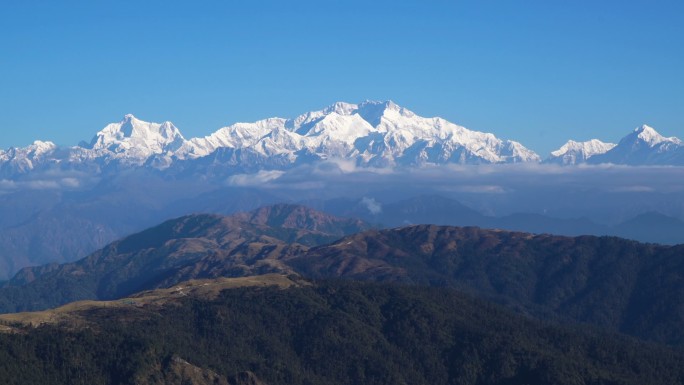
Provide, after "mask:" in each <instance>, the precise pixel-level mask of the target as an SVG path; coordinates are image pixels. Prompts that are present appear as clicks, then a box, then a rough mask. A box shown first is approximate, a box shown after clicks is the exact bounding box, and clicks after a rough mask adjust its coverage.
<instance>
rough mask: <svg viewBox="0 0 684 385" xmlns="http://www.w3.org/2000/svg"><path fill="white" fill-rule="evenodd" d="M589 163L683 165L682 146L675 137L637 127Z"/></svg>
mask: <svg viewBox="0 0 684 385" xmlns="http://www.w3.org/2000/svg"><path fill="white" fill-rule="evenodd" d="M590 163H614V164H628V165H683V164H684V144H683V143H682V141H681V140H679V139H678V138H675V137H670V138H667V137H664V136H662V135H660V134H659V133H658V132H657V131H656V130H655V129H653V128H652V127H649V126H647V125H643V126H640V127H637V128H635V129H634V131H632V132H631V133H629V134H628V135H627V136H625V137H624V138H622V139H621V140H620V142H619V143H618V144H617V146H615V147H614V148H612V149H611V150H610V151H608V152H606V153H605V154H601V155H598V156H595V157H592V158H591V160H590Z"/></svg>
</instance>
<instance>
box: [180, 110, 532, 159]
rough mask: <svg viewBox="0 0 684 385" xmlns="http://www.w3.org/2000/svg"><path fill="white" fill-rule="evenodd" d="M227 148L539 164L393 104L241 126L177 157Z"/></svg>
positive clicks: (513, 145) (514, 148)
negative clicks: (284, 131)
mask: <svg viewBox="0 0 684 385" xmlns="http://www.w3.org/2000/svg"><path fill="white" fill-rule="evenodd" d="M282 130H286V131H287V132H288V134H285V133H283V132H280V131H282ZM276 132H280V133H279V134H278V135H275V134H272V133H276ZM221 147H226V148H231V149H250V150H252V151H254V152H255V153H257V154H262V155H264V156H267V155H273V154H281V155H287V156H288V158H292V159H296V158H297V156H296V155H295V153H297V152H302V151H303V152H306V153H307V154H309V155H313V156H314V158H316V159H329V158H345V159H351V160H354V161H356V163H357V164H359V165H373V166H391V165H419V164H425V163H436V164H439V163H451V162H457V163H508V162H538V161H539V156H538V155H537V154H535V153H534V152H532V151H530V150H528V149H526V148H525V147H523V146H522V145H521V144H520V143H517V142H511V141H502V140H500V139H498V138H496V137H495V136H494V135H492V134H487V133H482V132H477V131H471V130H468V129H466V128H464V127H461V126H457V125H455V124H453V123H450V122H448V121H446V120H444V119H441V118H423V117H420V116H418V115H416V114H415V113H413V112H412V111H410V110H408V109H406V108H403V107H400V106H398V105H397V104H395V103H394V102H391V101H387V102H375V101H366V102H363V103H360V104H351V103H343V102H338V103H335V104H332V105H330V106H328V107H326V108H324V109H323V110H320V111H312V112H308V113H305V114H302V115H300V116H298V117H296V118H294V119H287V120H285V119H279V118H272V119H267V120H262V121H259V122H256V123H238V124H235V125H232V126H229V127H224V128H222V129H220V130H219V131H217V132H216V133H214V134H212V135H210V136H208V137H205V138H202V139H192V140H190V141H189V142H188V143H187V144H186V145H185V146H184V147H182V148H181V149H180V151H178V152H177V156H178V157H180V158H197V157H202V156H206V155H208V154H210V153H211V152H213V151H215V150H216V149H218V148H221Z"/></svg>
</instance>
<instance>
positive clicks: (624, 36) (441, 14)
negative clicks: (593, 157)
mask: <svg viewBox="0 0 684 385" xmlns="http://www.w3.org/2000/svg"><path fill="white" fill-rule="evenodd" d="M683 3H684V2H681V1H629V0H621V1H612V0H592V1H584V0H573V1H561V0H543V1H514V0H500V1H488V0H479V1H458V0H453V1H440V0H435V1H424V0H423V1H412V0H402V1H392V2H390V1H373V2H370V1H356V0H351V1H324V0H318V1H280V0H279V1H265V0H264V1H259V0H256V1H254V0H252V1H240V2H238V1H192V2H191V1H170V0H165V1H148V0H144V1H143V0H137V1H127V0H118V1H82V2H76V1H59V2H58V1H42V2H40V1H31V0H27V1H5V2H3V5H2V9H1V11H0V106H1V107H0V147H1V148H7V147H9V146H24V145H27V144H29V143H30V142H32V141H33V140H34V139H45V140H52V141H55V142H57V143H58V144H62V145H72V144H76V143H78V142H79V141H80V140H89V139H90V138H91V137H92V135H93V134H94V133H95V132H97V131H98V130H99V129H101V128H102V127H104V126H105V125H106V124H107V123H109V122H113V121H118V120H120V119H121V118H122V117H123V115H124V114H126V113H133V114H135V115H136V116H138V117H139V118H141V119H144V120H148V121H163V120H170V121H172V122H174V123H175V124H176V125H177V126H178V127H179V128H180V129H181V131H182V132H183V133H184V135H185V136H186V137H193V136H203V135H208V134H210V133H211V132H213V131H214V130H216V129H218V128H219V127H222V126H225V125H228V124H231V123H234V122H236V121H254V120H257V119H260V118H265V117H270V116H282V117H292V116H295V115H297V114H299V113H302V112H305V111H309V110H313V109H319V108H322V107H324V106H326V105H328V104H331V103H333V102H335V101H349V102H358V101H362V100H365V99H380V100H385V99H392V100H394V101H395V102H397V103H398V104H400V105H403V106H405V107H408V108H409V109H412V110H414V111H415V112H416V113H418V114H420V115H423V116H442V117H444V118H446V119H448V120H451V121H453V122H454V123H457V124H461V125H464V126H466V127H468V128H471V129H475V130H479V131H487V132H493V133H494V134H496V135H497V136H499V137H502V138H510V139H515V140H519V141H521V142H522V143H523V144H524V145H526V146H528V147H530V148H531V149H533V150H535V151H537V152H539V153H540V154H541V155H542V156H545V155H546V154H547V153H548V152H549V151H550V150H552V149H554V148H556V147H559V146H560V145H561V144H562V143H563V142H564V141H565V140H567V139H570V138H573V139H578V140H586V139H590V138H591V137H598V138H599V139H603V140H618V139H619V138H620V137H622V136H624V135H625V134H627V132H628V131H629V130H631V129H632V128H633V127H635V126H637V125H639V124H642V123H648V124H650V125H652V126H654V127H655V128H656V129H658V130H659V131H661V133H663V134H665V135H675V136H679V137H684V4H683Z"/></svg>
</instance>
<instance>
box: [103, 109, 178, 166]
mask: <svg viewBox="0 0 684 385" xmlns="http://www.w3.org/2000/svg"><path fill="white" fill-rule="evenodd" d="M184 142H185V138H183V135H182V134H181V133H180V131H179V130H178V128H176V126H174V125H173V123H171V122H164V123H150V122H145V121H142V120H140V119H137V118H136V117H135V116H133V115H131V114H128V115H126V116H124V118H123V120H121V121H120V122H118V123H111V124H108V125H107V126H106V127H105V128H103V129H102V130H101V131H100V132H98V133H97V134H96V135H95V137H93V139H92V140H91V142H90V148H91V149H92V150H99V151H102V150H106V151H111V152H114V153H127V152H129V151H133V152H135V153H136V157H140V156H145V157H146V156H150V155H152V154H162V153H165V152H169V151H175V150H177V149H178V148H180V147H181V146H182V144H183V143H184Z"/></svg>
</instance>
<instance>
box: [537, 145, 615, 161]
mask: <svg viewBox="0 0 684 385" xmlns="http://www.w3.org/2000/svg"><path fill="white" fill-rule="evenodd" d="M615 146H616V144H615V143H605V142H602V141H600V140H598V139H591V140H588V141H586V142H576V141H574V140H569V141H568V142H567V143H565V144H564V145H563V146H561V148H559V149H558V150H556V151H553V152H551V156H550V157H549V158H548V159H547V162H548V163H559V164H578V163H584V162H586V161H587V160H588V159H589V158H591V157H592V156H595V155H601V154H605V153H606V152H608V151H610V150H612V149H613V147H615Z"/></svg>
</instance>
